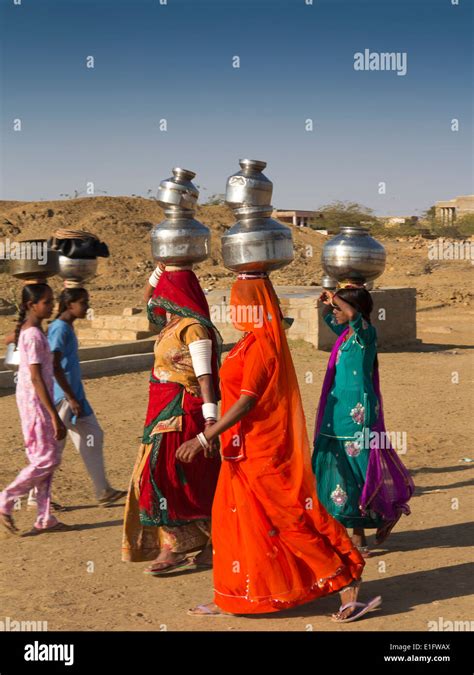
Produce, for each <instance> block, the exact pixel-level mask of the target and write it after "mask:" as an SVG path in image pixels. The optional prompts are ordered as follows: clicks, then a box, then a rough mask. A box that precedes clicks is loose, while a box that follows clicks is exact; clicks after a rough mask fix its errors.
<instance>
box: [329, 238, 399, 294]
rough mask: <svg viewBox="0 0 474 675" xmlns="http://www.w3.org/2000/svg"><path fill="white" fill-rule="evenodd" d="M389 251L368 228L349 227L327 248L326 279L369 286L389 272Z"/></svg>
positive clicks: (331, 240)
mask: <svg viewBox="0 0 474 675" xmlns="http://www.w3.org/2000/svg"><path fill="white" fill-rule="evenodd" d="M386 257H387V255H386V251H385V248H384V247H383V246H382V244H380V243H379V242H378V241H377V240H376V239H374V238H373V237H371V236H370V234H369V230H368V228H366V227H360V226H346V225H343V226H342V227H341V228H340V233H339V234H338V235H336V236H335V237H333V238H332V239H330V240H329V241H328V242H326V244H325V245H324V246H323V250H322V254H321V262H322V266H323V269H324V271H325V273H326V277H325V278H324V279H323V285H324V283H329V280H328V279H327V277H330V279H332V280H336V281H352V282H354V283H361V284H365V283H366V282H372V281H373V280H374V279H377V277H379V276H380V275H381V274H382V273H383V271H384V269H385V261H386Z"/></svg>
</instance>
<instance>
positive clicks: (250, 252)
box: [222, 205, 293, 272]
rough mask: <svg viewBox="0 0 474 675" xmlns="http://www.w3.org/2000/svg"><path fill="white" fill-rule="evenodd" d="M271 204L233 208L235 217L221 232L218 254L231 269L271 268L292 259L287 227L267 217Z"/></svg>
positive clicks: (252, 270) (291, 242) (283, 265)
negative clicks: (225, 230)
mask: <svg viewBox="0 0 474 675" xmlns="http://www.w3.org/2000/svg"><path fill="white" fill-rule="evenodd" d="M272 211H273V207H272V206H271V205H270V206H268V207H266V208H265V207H241V208H239V209H234V213H235V215H236V216H237V217H238V218H239V220H238V222H237V223H235V225H233V226H232V227H231V228H230V229H229V230H227V232H226V233H225V234H224V235H223V236H222V258H223V261H224V265H225V267H227V268H228V269H230V270H232V271H233V272H257V271H259V272H260V271H268V272H269V271H272V270H277V269H280V268H281V267H285V265H288V264H289V263H290V262H291V261H292V260H293V237H292V233H291V230H290V228H289V227H287V226H286V225H283V223H280V222H279V221H278V220H274V219H273V218H270V215H271V213H272Z"/></svg>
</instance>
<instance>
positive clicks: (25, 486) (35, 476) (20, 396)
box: [0, 326, 59, 529]
mask: <svg viewBox="0 0 474 675" xmlns="http://www.w3.org/2000/svg"><path fill="white" fill-rule="evenodd" d="M18 351H19V353H20V365H19V368H18V381H17V387H16V400H17V405H18V410H19V412H20V420H21V428H22V431H23V437H24V439H25V446H26V455H27V457H28V460H29V461H30V464H29V466H27V467H25V468H24V469H23V470H22V471H20V473H19V474H18V476H17V477H16V478H15V480H14V481H13V483H11V484H10V485H9V486H8V487H7V488H6V489H5V490H4V491H3V492H1V493H0V511H1V512H2V513H7V514H9V513H11V511H12V509H13V505H14V501H15V500H16V499H18V498H19V497H22V496H23V495H26V494H27V493H28V491H29V490H30V489H31V488H33V487H36V488H37V504H38V518H37V521H36V523H35V527H37V528H38V529H44V528H48V527H51V526H52V525H54V524H55V523H56V522H57V520H56V518H54V516H50V513H49V510H50V500H51V482H52V477H53V473H54V470H55V468H56V467H57V465H58V463H59V452H58V444H57V442H56V440H55V438H54V427H53V424H52V421H51V417H50V414H49V413H48V411H47V410H46V408H45V407H44V406H43V404H42V403H41V401H40V399H39V397H38V394H37V393H36V390H35V388H34V386H33V383H32V381H31V372H30V365H32V364H40V365H41V374H42V377H43V380H44V383H45V385H46V388H47V390H48V392H49V394H50V396H51V400H52V399H53V372H54V371H53V356H52V354H51V351H50V349H49V344H48V340H47V339H46V336H45V335H44V333H43V332H42V331H41V330H40V329H39V328H37V327H34V326H32V327H30V328H26V329H24V330H22V331H21V332H20V337H19V340H18Z"/></svg>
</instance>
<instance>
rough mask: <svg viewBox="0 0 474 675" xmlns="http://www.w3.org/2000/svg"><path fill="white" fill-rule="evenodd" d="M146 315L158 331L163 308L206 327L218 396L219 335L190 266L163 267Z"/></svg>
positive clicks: (162, 324)
mask: <svg viewBox="0 0 474 675" xmlns="http://www.w3.org/2000/svg"><path fill="white" fill-rule="evenodd" d="M147 311H148V319H149V321H150V322H151V323H153V324H154V325H155V326H156V327H157V328H158V330H159V331H161V330H163V328H164V326H165V325H166V312H170V313H171V314H175V315H177V316H180V317H182V318H194V319H196V321H197V322H199V323H200V324H202V325H203V326H204V327H205V328H207V330H208V333H209V338H210V339H211V340H212V379H213V384H214V392H215V394H216V396H217V397H218V399H219V367H220V361H221V351H222V337H221V335H220V333H219V331H218V330H217V328H216V327H215V326H214V324H213V323H212V321H211V314H210V311H209V304H208V302H207V298H206V296H205V295H204V291H203V290H202V288H201V285H200V283H199V280H198V278H197V276H196V275H195V273H194V272H193V271H192V270H174V271H167V270H164V271H163V272H162V273H161V276H160V279H159V281H158V284H157V285H156V288H155V289H154V291H153V295H152V297H151V299H150V301H149V303H148V307H147Z"/></svg>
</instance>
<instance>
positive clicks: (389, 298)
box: [207, 286, 416, 350]
mask: <svg viewBox="0 0 474 675" xmlns="http://www.w3.org/2000/svg"><path fill="white" fill-rule="evenodd" d="M276 291H277V294H278V297H279V299H280V302H281V308H282V312H283V314H284V316H288V317H292V318H293V319H294V323H293V325H292V326H291V327H290V328H289V329H288V332H287V336H288V339H289V340H305V341H306V342H310V343H311V344H312V345H314V346H315V347H316V348H317V349H323V350H329V349H331V347H332V345H333V344H334V333H333V332H332V331H331V330H330V329H329V328H328V327H327V326H326V324H325V322H324V320H323V318H322V311H321V310H318V309H317V308H316V300H317V298H318V296H319V295H320V293H321V291H322V289H321V288H320V287H318V286H277V287H276ZM229 294H230V291H229V290H225V291H224V290H215V291H212V292H211V293H209V294H208V296H207V299H208V302H209V305H210V308H211V316H213V318H214V321H215V324H216V326H217V328H218V329H219V331H220V333H221V335H222V337H223V339H224V342H225V343H232V342H236V341H237V340H238V339H239V338H240V337H241V335H242V334H241V333H240V332H239V331H238V330H236V329H235V328H234V327H233V326H232V324H230V323H229V322H226V321H219V320H218V319H219V318H222V317H224V316H225V309H224V308H225V307H226V306H227V304H228V302H229ZM371 294H372V297H373V300H374V311H373V313H372V320H373V324H374V326H375V327H376V328H377V333H378V344H379V346H380V347H397V348H399V347H403V346H406V345H410V344H413V343H415V342H416V289H415V288H397V287H386V288H380V289H375V290H373V291H371Z"/></svg>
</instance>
